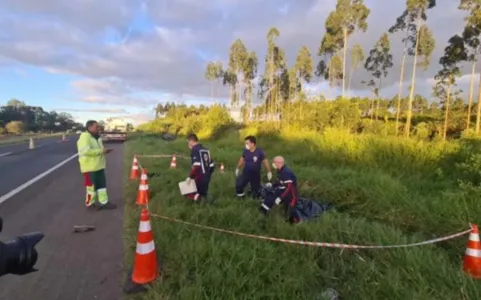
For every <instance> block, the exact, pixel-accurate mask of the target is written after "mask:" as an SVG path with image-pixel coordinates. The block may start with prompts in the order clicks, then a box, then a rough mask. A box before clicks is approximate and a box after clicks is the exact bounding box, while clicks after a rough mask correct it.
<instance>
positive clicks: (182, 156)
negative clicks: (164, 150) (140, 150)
mask: <svg viewBox="0 0 481 300" xmlns="http://www.w3.org/2000/svg"><path fill="white" fill-rule="evenodd" d="M174 155H175V157H176V158H188V157H187V156H184V155H178V154H142V155H135V156H137V157H143V158H172V156H174Z"/></svg>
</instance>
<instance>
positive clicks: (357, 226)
mask: <svg viewBox="0 0 481 300" xmlns="http://www.w3.org/2000/svg"><path fill="white" fill-rule="evenodd" d="M247 133H255V134H257V135H258V143H259V146H260V147H262V148H263V149H264V150H265V151H266V153H267V154H268V156H269V157H271V158H272V157H273V156H275V155H283V156H285V158H286V160H287V163H288V165H289V166H290V167H291V168H292V169H293V170H294V171H295V173H296V174H297V176H298V179H299V185H300V193H301V194H302V196H307V197H313V198H315V199H318V200H319V201H331V202H333V203H335V205H336V206H337V207H338V208H341V207H342V208H343V209H342V210H341V209H337V210H332V211H330V212H328V213H326V214H325V215H323V216H322V217H321V218H320V219H317V220H315V221H312V222H308V223H303V224H300V225H298V226H294V227H293V226H290V225H288V224H286V223H285V222H283V216H282V214H281V210H280V209H278V210H275V211H273V212H272V214H271V215H270V216H268V217H267V218H265V217H263V216H261V215H260V214H259V213H258V211H257V209H258V205H259V203H258V202H256V201H254V200H245V201H239V200H237V199H235V197H234V194H235V191H234V180H235V178H234V174H233V172H234V168H235V163H236V162H237V160H238V157H239V155H240V152H241V150H242V146H243V143H242V137H243V136H245V135H246V134H247ZM292 136H296V138H295V139H293V138H290V137H292ZM203 143H204V144H205V145H206V146H207V147H208V148H209V149H210V150H211V153H212V155H213V157H214V160H215V161H216V162H218V163H220V162H223V163H224V164H225V168H226V173H224V174H221V173H219V172H218V170H216V173H215V175H214V177H213V180H212V182H211V185H210V194H211V197H212V198H213V199H215V200H216V203H215V205H207V204H193V203H191V202H190V201H189V200H186V199H184V198H182V197H181V196H180V195H179V194H178V187H177V182H179V181H181V180H183V179H184V178H185V177H186V176H187V174H188V170H189V161H188V160H182V159H179V160H178V167H177V169H174V170H170V169H169V164H170V161H169V159H165V158H164V159H158V158H157V159H152V158H140V163H141V164H142V166H143V167H144V168H147V169H148V171H149V173H155V176H152V177H151V178H149V185H150V188H151V193H152V197H151V201H150V205H149V206H150V210H151V212H152V213H156V214H162V215H166V216H169V217H174V218H179V219H182V220H185V221H190V222H194V223H199V224H204V225H209V226H214V227H219V228H223V229H231V230H236V231H241V232H245V233H252V234H258V235H268V236H273V237H282V238H288V239H302V240H310V241H325V242H340V243H349V244H382V245H388V244H401V243H409V242H418V241H423V240H426V239H431V238H433V237H438V236H441V235H445V234H451V233H454V232H458V231H462V230H465V229H467V227H468V222H479V216H480V215H481V206H480V205H479V204H478V203H479V202H478V200H479V199H477V198H473V197H470V196H469V195H468V194H467V193H466V192H465V191H461V190H460V189H459V187H458V184H457V182H456V180H457V175H456V174H455V171H454V170H455V163H456V162H458V161H462V160H464V158H465V156H466V155H468V154H469V153H470V152H469V151H471V150H469V149H470V148H467V147H466V146H464V145H463V144H462V143H461V142H458V143H450V144H436V143H432V144H428V143H420V142H416V141H405V140H397V139H395V138H382V137H372V136H353V135H349V134H345V133H342V132H337V131H336V132H326V133H325V134H324V135H322V136H320V135H314V134H300V133H298V132H297V133H296V135H293V134H292V133H289V132H285V133H284V134H280V135H278V134H276V135H273V134H270V135H269V134H266V135H262V133H260V132H256V130H255V129H253V128H250V129H249V128H248V129H244V130H242V131H241V132H237V131H234V130H227V131H225V132H224V133H223V134H222V135H221V136H220V137H218V138H217V139H216V140H206V141H204V142H203ZM134 153H137V154H160V153H166V154H167V153H168V154H171V153H178V154H184V155H188V149H187V146H186V143H185V141H184V140H182V139H181V140H178V141H175V142H170V143H169V142H163V141H161V139H160V138H159V137H154V136H147V135H144V136H132V138H130V139H129V140H128V141H127V143H126V156H125V167H126V170H130V167H131V163H132V155H133V154H134ZM126 181H127V182H128V180H127V179H126ZM137 188H138V183H135V182H128V183H127V189H126V199H127V200H126V201H127V205H126V221H125V244H126V249H127V258H126V262H127V265H128V266H130V265H131V263H132V258H133V254H134V253H135V244H136V236H137V229H138V217H139V209H138V208H137V207H136V206H135V204H134V203H135V197H136V193H137ZM341 211H342V212H341ZM151 222H152V224H153V230H154V235H155V239H156V240H155V243H156V248H157V255H158V257H159V259H160V260H161V262H162V268H163V272H162V273H163V278H162V279H161V280H158V281H157V282H155V284H154V285H153V286H152V288H151V289H150V290H149V291H148V292H147V293H146V294H141V295H137V296H133V297H132V299H222V300H228V299H289V300H292V299H321V298H320V294H321V293H322V292H323V291H325V290H326V289H328V288H334V289H335V290H337V291H338V292H339V294H340V295H341V297H342V299H402V300H405V299H449V300H452V299H481V286H480V285H479V284H478V283H477V282H476V281H474V280H472V279H471V278H469V277H467V276H466V275H465V274H464V273H463V272H462V270H461V263H462V257H463V254H464V251H465V247H466V239H467V238H466V237H463V238H460V239H457V240H454V241H449V242H444V243H440V244H435V245H429V246H422V247H415V248H405V249H391V250H344V251H341V250H338V249H327V248H312V247H303V246H294V245H285V244H277V243H272V242H267V241H260V240H253V239H247V238H243V237H237V236H231V235H227V234H223V233H217V232H210V231H206V230H202V229H198V228H194V227H189V226H187V225H182V224H178V223H171V222H168V221H164V220H158V219H154V218H153V219H152V220H151Z"/></svg>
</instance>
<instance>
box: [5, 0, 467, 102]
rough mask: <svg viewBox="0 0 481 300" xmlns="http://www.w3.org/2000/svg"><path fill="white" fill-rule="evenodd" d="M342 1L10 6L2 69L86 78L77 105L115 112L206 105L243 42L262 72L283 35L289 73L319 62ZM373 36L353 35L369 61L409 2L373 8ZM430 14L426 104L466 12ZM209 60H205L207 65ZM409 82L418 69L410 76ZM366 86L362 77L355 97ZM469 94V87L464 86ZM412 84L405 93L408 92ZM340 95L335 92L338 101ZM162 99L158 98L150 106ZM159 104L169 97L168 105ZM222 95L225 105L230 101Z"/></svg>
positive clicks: (391, 83)
mask: <svg viewBox="0 0 481 300" xmlns="http://www.w3.org/2000/svg"><path fill="white" fill-rule="evenodd" d="M335 2H336V1H335V0H303V1H298V0H296V1H294V0H284V1H279V0H263V1H261V0H243V1H241V0H228V1H226V0H224V1H222V0H212V1H202V2H201V1H194V0H177V1H167V0H162V1H160V0H159V1H152V0H151V1H141V0H107V1H102V2H98V1H93V0H72V1H69V2H65V1H61V0H42V1H31V0H3V1H2V3H1V4H0V26H1V28H2V33H0V67H2V66H3V67H8V66H9V65H10V64H11V63H12V61H13V62H20V63H24V64H29V65H33V66H38V67H42V68H44V69H46V70H48V71H49V72H52V73H67V74H74V75H78V76H80V77H82V78H83V79H81V80H76V81H74V82H73V83H72V93H73V96H72V97H71V98H72V99H75V100H78V101H81V102H89V103H97V104H100V103H104V104H108V105H131V106H139V107H144V108H145V107H152V106H153V105H154V104H155V103H156V102H158V101H166V100H167V101H200V100H202V101H204V100H206V99H209V98H210V86H209V83H208V82H207V81H206V80H205V78H204V68H205V65H206V61H204V58H203V57H207V58H208V59H219V60H222V61H224V62H226V61H227V55H228V52H229V46H230V44H231V43H232V42H233V41H234V40H235V39H236V38H241V39H242V40H243V41H244V43H245V44H246V46H247V47H248V48H249V49H250V50H253V51H256V52H257V53H258V57H259V60H260V66H259V71H260V72H262V71H263V70H264V67H263V61H264V56H265V49H266V33H267V31H268V30H269V28H270V27H272V26H275V27H277V28H278V29H279V30H280V33H281V36H280V38H279V44H280V45H281V46H282V47H283V48H284V49H285V51H286V53H287V56H288V59H289V63H290V64H292V63H293V62H294V59H295V55H296V53H297V51H298V49H299V48H300V47H301V46H302V45H306V46H308V47H309V49H310V50H311V52H312V53H313V56H314V57H315V59H316V62H317V57H316V55H315V54H316V52H317V48H318V46H319V43H320V40H321V38H322V35H323V34H324V22H325V19H326V17H327V15H328V14H329V12H330V11H331V10H332V9H334V7H335ZM366 3H367V5H368V6H370V8H371V15H370V17H369V19H368V22H369V30H368V31H367V32H366V33H363V34H356V35H355V36H353V38H352V39H351V40H350V44H351V45H352V44H354V43H360V44H361V45H362V46H363V47H364V50H365V52H366V53H367V52H368V51H369V49H370V48H371V47H372V45H373V44H374V43H375V41H376V40H377V39H378V38H379V37H380V35H381V34H382V33H383V32H385V31H386V30H387V29H388V28H389V27H390V26H391V25H392V24H393V23H394V21H395V19H396V17H397V16H398V15H400V14H401V13H402V11H403V9H404V1H392V0H391V1H379V0H366ZM438 5H439V7H437V8H435V9H433V10H432V11H430V12H429V14H428V25H429V26H430V27H431V28H432V30H433V31H434V33H435V36H436V40H437V45H438V46H437V48H436V51H435V53H434V56H433V59H432V61H433V64H432V66H431V67H430V68H429V70H428V71H426V72H418V78H417V79H416V85H417V91H418V92H419V93H423V94H425V95H429V94H430V92H431V87H430V86H429V84H431V82H430V81H429V80H428V79H429V78H431V77H432V76H433V75H434V74H435V72H436V70H437V68H438V66H437V64H436V62H437V61H438V59H439V56H440V55H441V53H442V50H443V48H444V44H445V43H446V42H447V40H448V38H449V37H450V36H451V35H453V34H454V33H457V32H459V31H460V30H461V28H462V25H463V20H462V16H463V14H462V12H459V11H458V10H457V9H456V5H455V4H453V3H439V4H438ZM395 38H396V37H395V36H393V37H392V40H393V48H394V50H393V52H394V53H393V54H394V62H395V67H394V68H393V69H392V70H391V71H390V74H389V78H388V79H387V80H386V82H385V85H386V88H385V89H384V91H383V93H384V94H386V96H391V95H390V94H392V95H394V94H395V93H396V91H397V84H396V82H397V81H398V80H399V62H400V60H401V54H402V47H401V45H400V42H399V41H395V40H394V39H395ZM201 54H202V55H201ZM406 74H407V75H406V81H409V78H410V74H411V62H410V61H408V63H407V67H406ZM367 77H368V74H366V73H365V72H364V71H359V72H357V73H356V74H355V78H354V80H353V88H354V89H355V90H358V91H359V93H361V94H366V93H367V94H369V91H366V90H364V91H361V90H362V89H364V87H363V86H362V85H361V84H360V82H361V81H362V80H365V79H366V78H367ZM463 84H464V81H463ZM408 85H409V84H406V88H407V86H408ZM337 92H338V91H337ZM153 95H156V96H153ZM158 95H165V96H162V97H161V98H159V97H158ZM227 95H228V92H227V89H224V88H223V89H222V93H221V97H224V98H225V97H227Z"/></svg>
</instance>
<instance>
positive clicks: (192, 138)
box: [186, 134, 215, 201]
mask: <svg viewBox="0 0 481 300" xmlns="http://www.w3.org/2000/svg"><path fill="white" fill-rule="evenodd" d="M187 143H188V145H189V148H190V149H191V151H190V159H191V162H192V167H191V169H190V174H189V177H187V182H189V181H190V180H194V181H195V184H196V186H197V193H192V194H188V195H186V197H187V198H189V199H192V200H194V201H198V200H200V199H202V198H205V197H207V192H208V190H209V183H210V178H211V176H212V173H214V169H215V167H214V161H213V160H212V157H211V156H210V152H209V150H207V149H206V148H204V146H202V145H201V144H200V143H199V139H198V138H197V135H195V134H190V135H189V136H188V137H187Z"/></svg>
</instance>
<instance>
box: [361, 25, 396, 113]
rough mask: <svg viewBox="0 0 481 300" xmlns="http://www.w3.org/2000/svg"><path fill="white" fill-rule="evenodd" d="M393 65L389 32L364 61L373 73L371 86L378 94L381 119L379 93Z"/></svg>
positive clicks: (365, 65) (377, 110)
mask: <svg viewBox="0 0 481 300" xmlns="http://www.w3.org/2000/svg"><path fill="white" fill-rule="evenodd" d="M392 66H393V62H392V54H391V42H390V41H389V36H388V34H387V33H384V34H383V35H382V36H381V38H380V39H379V41H377V43H376V45H375V46H374V48H373V49H372V50H371V51H370V52H369V56H368V58H367V59H366V62H365V63H364V68H365V69H366V70H367V71H368V72H370V73H371V75H372V79H371V81H370V82H369V86H371V87H373V88H374V90H375V94H376V96H377V100H376V119H379V100H380V95H379V93H380V91H381V88H382V80H383V79H384V78H386V77H387V74H388V71H387V70H388V69H390V68H392Z"/></svg>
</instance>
